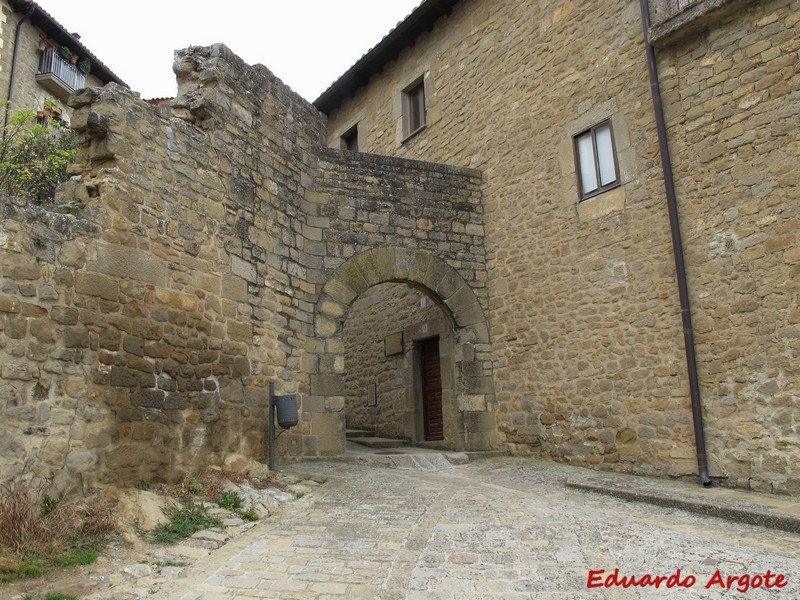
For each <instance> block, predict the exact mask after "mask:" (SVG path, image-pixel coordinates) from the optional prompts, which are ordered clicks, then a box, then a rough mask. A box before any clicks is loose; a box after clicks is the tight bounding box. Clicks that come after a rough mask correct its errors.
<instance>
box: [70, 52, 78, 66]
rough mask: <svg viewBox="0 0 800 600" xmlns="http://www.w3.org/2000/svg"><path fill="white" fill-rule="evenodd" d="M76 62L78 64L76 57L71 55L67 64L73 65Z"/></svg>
mask: <svg viewBox="0 0 800 600" xmlns="http://www.w3.org/2000/svg"><path fill="white" fill-rule="evenodd" d="M76 62H78V57H77V56H75V55H74V54H73V55H72V56H70V57H69V64H71V65H74V64H75V63H76Z"/></svg>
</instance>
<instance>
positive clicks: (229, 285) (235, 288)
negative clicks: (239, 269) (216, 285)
mask: <svg viewBox="0 0 800 600" xmlns="http://www.w3.org/2000/svg"><path fill="white" fill-rule="evenodd" d="M222 297H223V298H227V299H229V300H233V301H235V302H247V301H248V299H249V295H248V292H247V281H245V280H244V279H242V278H241V277H237V276H236V275H232V274H226V275H223V276H222Z"/></svg>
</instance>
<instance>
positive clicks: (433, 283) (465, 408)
mask: <svg viewBox="0 0 800 600" xmlns="http://www.w3.org/2000/svg"><path fill="white" fill-rule="evenodd" d="M385 282H402V283H408V284H410V285H414V286H420V287H422V288H424V289H425V290H426V291H427V292H428V293H429V294H430V295H431V297H432V298H434V300H435V301H436V302H438V303H439V304H440V306H441V307H442V308H443V310H444V311H445V312H446V313H447V315H448V316H449V317H450V319H451V320H452V323H453V329H454V345H455V348H454V356H453V361H454V368H455V372H456V377H455V382H454V388H455V398H456V403H457V419H456V421H457V425H456V429H457V431H456V435H457V436H458V437H459V443H458V447H459V449H464V450H489V449H492V448H493V447H494V444H495V437H496V421H495V413H494V404H495V396H494V380H493V375H492V371H491V363H490V362H489V360H488V358H487V356H488V350H489V328H488V325H487V322H486V318H485V316H484V312H483V308H482V307H481V305H480V303H479V302H478V299H477V297H476V295H475V293H474V292H473V290H472V288H471V287H470V286H469V284H468V283H467V282H466V281H465V280H464V279H463V278H462V277H461V276H460V275H459V273H458V272H457V271H456V270H455V269H453V268H452V267H450V266H449V265H447V264H446V263H445V262H444V261H443V260H441V259H439V258H437V257H435V256H433V255H431V254H428V253H425V252H421V251H417V250H410V249H406V248H376V249H373V250H368V251H365V252H363V253H361V254H358V255H356V256H354V257H353V258H351V259H349V260H348V261H347V262H345V263H344V264H342V265H341V266H340V267H339V268H338V269H336V271H335V272H334V273H333V275H332V276H331V277H330V278H329V279H328V281H327V283H325V285H324V286H323V287H322V290H321V292H320V294H319V298H318V300H317V303H316V306H315V307H314V324H313V325H314V338H313V339H312V340H310V341H309V344H308V345H307V347H306V356H305V360H304V370H305V371H306V373H307V375H308V385H309V388H308V390H309V393H308V394H307V395H306V396H305V397H304V398H303V401H302V411H303V420H304V422H305V423H306V431H307V432H308V433H307V434H306V435H304V436H303V437H304V439H303V441H302V450H301V449H300V448H296V449H295V450H294V452H293V454H299V455H305V456H313V455H317V456H331V455H337V454H342V453H344V448H345V414H344V407H345V390H344V379H343V375H344V370H345V360H344V343H343V339H342V332H343V325H344V321H345V319H346V318H347V314H348V312H349V310H350V306H351V304H352V303H353V301H354V300H355V299H356V298H357V297H358V296H359V295H360V294H362V293H363V292H365V291H366V290H367V289H369V288H370V287H372V286H374V285H378V284H381V283H385ZM297 442H299V440H297Z"/></svg>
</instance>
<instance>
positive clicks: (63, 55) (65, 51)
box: [58, 46, 72, 60]
mask: <svg viewBox="0 0 800 600" xmlns="http://www.w3.org/2000/svg"><path fill="white" fill-rule="evenodd" d="M58 53H59V54H60V55H61V58H63V59H65V60H69V59H70V57H71V56H72V50H70V49H69V48H67V47H66V46H61V48H59V49H58Z"/></svg>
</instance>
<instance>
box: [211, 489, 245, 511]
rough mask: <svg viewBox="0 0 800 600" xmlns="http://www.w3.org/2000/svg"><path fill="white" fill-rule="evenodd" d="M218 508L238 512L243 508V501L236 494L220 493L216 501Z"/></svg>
mask: <svg viewBox="0 0 800 600" xmlns="http://www.w3.org/2000/svg"><path fill="white" fill-rule="evenodd" d="M217 504H219V506H220V508H224V509H225V510H234V511H235V510H239V509H240V508H242V506H244V499H243V498H242V497H241V496H240V495H239V494H237V493H236V492H222V493H221V494H220V495H219V500H217Z"/></svg>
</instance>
